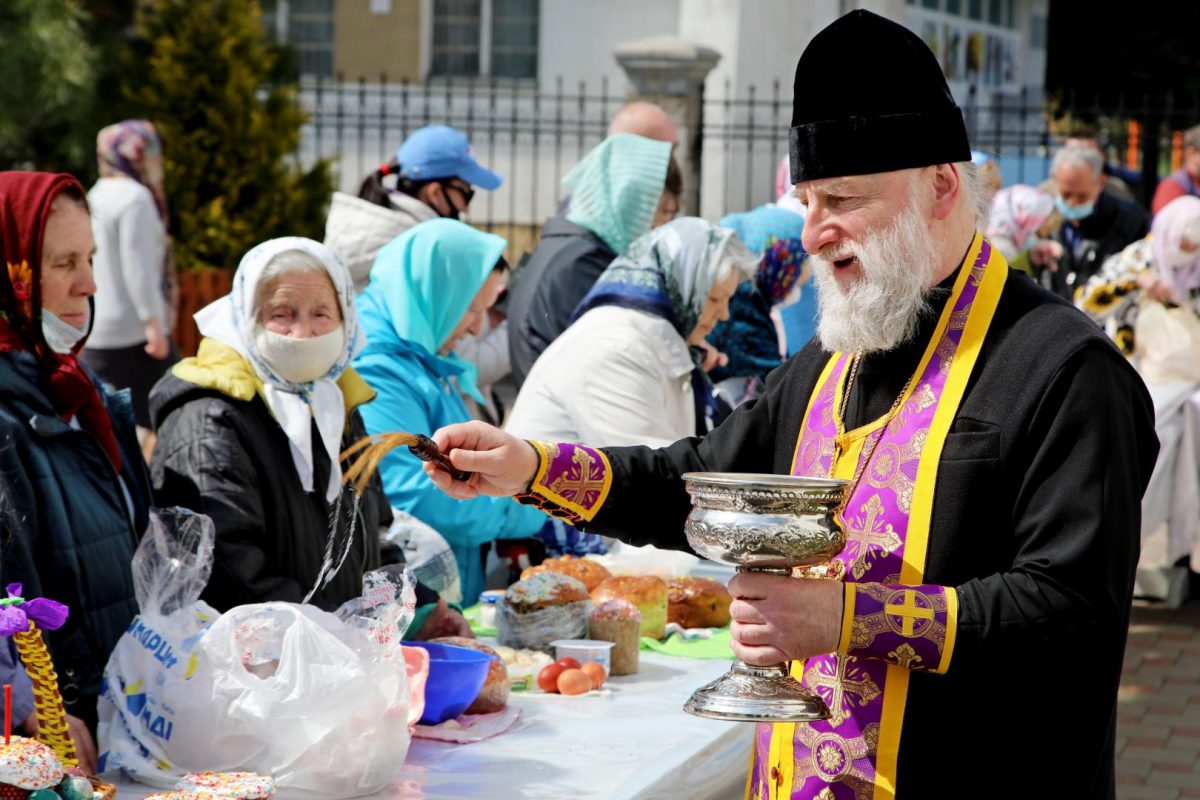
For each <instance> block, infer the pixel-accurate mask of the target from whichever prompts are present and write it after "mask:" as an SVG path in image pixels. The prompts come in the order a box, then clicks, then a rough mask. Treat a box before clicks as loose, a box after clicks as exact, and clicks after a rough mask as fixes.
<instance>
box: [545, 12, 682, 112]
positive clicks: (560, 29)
mask: <svg viewBox="0 0 1200 800" xmlns="http://www.w3.org/2000/svg"><path fill="white" fill-rule="evenodd" d="M678 22H679V0H600V1H599V2H593V1H592V0H588V1H587V2H581V0H542V20H541V31H540V33H539V47H540V48H541V52H540V58H539V63H538V80H539V82H540V83H541V86H542V90H543V91H552V90H553V87H554V84H555V79H556V78H557V77H558V76H560V75H561V76H562V77H563V80H564V81H565V82H566V84H567V88H568V89H569V90H570V91H572V92H574V91H578V84H579V81H587V84H588V92H589V93H592V92H599V90H600V82H601V79H602V78H604V77H607V78H608V90H609V93H610V94H618V95H624V94H625V92H626V90H627V81H626V79H625V73H624V72H623V71H622V70H621V68H620V67H619V66H617V61H616V59H615V58H613V50H615V49H616V46H617V45H618V44H620V43H621V42H625V41H629V40H631V39H644V38H646V37H648V36H661V35H664V34H674V33H675V32H676V29H677V26H678Z"/></svg>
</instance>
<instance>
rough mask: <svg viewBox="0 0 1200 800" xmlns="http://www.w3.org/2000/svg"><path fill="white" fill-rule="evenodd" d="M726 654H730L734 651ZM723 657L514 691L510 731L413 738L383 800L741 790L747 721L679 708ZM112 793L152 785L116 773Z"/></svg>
mask: <svg viewBox="0 0 1200 800" xmlns="http://www.w3.org/2000/svg"><path fill="white" fill-rule="evenodd" d="M731 658H732V655H731ZM728 668H729V662H727V661H718V660H698V659H688V658H675V657H671V656H666V655H662V654H659V653H650V652H645V651H643V652H642V653H641V671H640V672H639V673H638V674H636V675H629V676H623V677H617V678H612V679H610V680H609V681H608V682H607V683H606V684H605V685H604V688H603V689H602V690H601V692H593V693H591V694H588V695H584V696H581V697H562V696H559V695H543V694H540V693H535V694H530V693H525V692H520V693H514V694H513V695H512V699H511V701H510V702H511V704H512V705H514V706H516V707H518V708H520V709H521V712H522V714H521V718H520V719H519V720H518V722H517V724H516V726H515V727H514V728H512V729H510V730H509V731H508V732H507V733H504V734H502V735H500V736H497V737H495V738H493V739H489V740H486V741H483V742H476V743H474V744H465V745H451V744H445V743H442V742H434V741H429V740H423V739H414V740H413V744H412V747H411V748H410V749H409V753H408V758H407V759H406V760H405V764H404V768H403V769H402V770H401V771H400V773H399V774H398V775H397V777H396V780H395V781H394V782H393V783H392V784H391V785H389V786H388V787H387V788H386V789H384V790H383V791H381V792H379V793H378V794H376V795H374V797H376V798H380V799H381V800H400V798H404V800H425V799H426V798H430V799H432V798H475V797H478V798H498V797H503V798H506V800H535V799H536V798H555V799H556V800H561V798H570V800H592V799H593V798H594V799H595V800H622V799H623V798H646V799H649V798H656V799H657V798H661V799H662V800H667V799H668V798H672V799H674V798H685V797H686V798H689V800H725V799H726V798H729V799H730V800H732V799H733V798H741V797H742V796H743V792H744V789H745V782H746V771H747V769H748V767H749V763H750V746H751V734H752V731H753V726H752V725H750V724H748V723H738V724H733V723H727V722H717V721H715V720H707V719H700V718H697V717H693V716H690V715H688V714H685V713H684V712H683V703H684V701H685V700H687V698H688V696H689V695H690V694H691V693H692V690H694V689H696V688H698V687H699V686H701V685H703V684H705V683H707V682H708V681H710V680H713V679H714V678H716V677H717V676H718V675H720V674H721V673H722V672H724V671H725V670H727V669H728ZM118 787H119V791H118V795H117V796H118V798H130V799H131V800H132V799H135V798H141V797H142V796H144V795H146V794H149V793H150V792H151V791H153V790H152V789H150V788H149V787H144V786H141V785H140V784H136V783H132V782H129V781H127V780H119V781H118Z"/></svg>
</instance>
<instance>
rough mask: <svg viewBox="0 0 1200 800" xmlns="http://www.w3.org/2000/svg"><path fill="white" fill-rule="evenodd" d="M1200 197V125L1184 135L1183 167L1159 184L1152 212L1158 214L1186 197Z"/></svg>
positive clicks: (1191, 128)
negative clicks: (1173, 202)
mask: <svg viewBox="0 0 1200 800" xmlns="http://www.w3.org/2000/svg"><path fill="white" fill-rule="evenodd" d="M1189 194H1190V195H1192V196H1193V197H1200V125H1193V126H1192V127H1190V128H1188V129H1187V130H1186V131H1185V132H1184V134H1183V166H1182V167H1180V168H1179V169H1177V170H1175V171H1174V172H1172V173H1171V174H1170V176H1168V177H1167V178H1166V180H1163V181H1162V182H1160V183H1159V184H1158V188H1157V189H1155V190H1154V201H1153V202H1152V203H1151V204H1150V211H1151V212H1152V213H1154V214H1157V213H1158V212H1159V211H1162V209H1163V206H1165V205H1166V204H1167V203H1169V202H1171V201H1172V200H1174V199H1175V198H1176V197H1183V196H1184V195H1189Z"/></svg>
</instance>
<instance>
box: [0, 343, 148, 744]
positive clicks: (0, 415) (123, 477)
mask: <svg viewBox="0 0 1200 800" xmlns="http://www.w3.org/2000/svg"><path fill="white" fill-rule="evenodd" d="M93 380H94V381H96V383H97V385H99V381H98V380H97V379H96V378H95V377H94V376H93ZM102 395H103V397H104V402H105V405H106V406H107V407H108V412H109V416H110V417H111V418H112V422H113V430H114V433H115V434H116V437H117V444H118V446H119V448H120V452H121V474H120V479H118V476H117V473H116V472H115V471H114V470H113V468H112V463H111V462H110V461H109V460H108V457H107V456H106V455H105V454H104V451H103V450H102V449H101V448H100V445H99V443H98V442H97V441H96V439H95V437H93V436H92V434H91V433H89V432H87V431H85V430H80V429H78V428H73V427H71V426H70V425H69V424H67V423H66V422H65V421H63V419H62V418H61V417H59V416H58V414H57V413H55V411H54V407H53V406H52V405H51V404H50V401H49V400H48V399H47V398H46V396H45V394H44V393H43V392H42V391H41V389H40V388H39V387H38V385H37V366H36V363H35V362H34V360H33V358H32V356H30V355H29V354H27V353H21V352H7V353H0V493H2V494H4V495H5V497H4V502H3V504H0V531H2V536H3V540H2V542H0V585H7V584H9V583H22V584H24V592H23V594H24V596H25V597H49V598H52V599H54V600H58V601H59V602H62V603H65V604H66V605H67V606H68V607H69V609H70V616H69V617H68V618H67V622H66V624H65V625H64V626H63V627H62V628H60V629H58V630H56V631H49V632H47V633H46V634H45V637H46V642H47V645H48V646H49V648H50V654H51V656H52V658H53V660H54V666H55V668H56V670H57V671H58V676H59V684H60V686H61V687H62V689H63V700H64V702H65V704H66V707H67V712H68V713H71V714H74V715H75V716H78V717H80V718H82V719H84V720H85V721H88V722H90V723H92V724H94V720H95V706H96V698H97V696H98V695H99V693H100V679H101V676H102V674H103V672H104V667H105V664H106V663H107V662H108V657H109V655H110V654H111V653H112V651H113V648H114V647H115V646H116V644H117V640H118V639H120V637H121V634H122V633H124V631H125V629H126V627H127V626H128V625H129V622H130V620H132V619H133V617H134V615H135V614H137V610H138V609H137V602H136V600H135V599H134V591H133V573H132V571H131V568H130V562H131V560H132V558H133V551H134V549H135V547H136V546H137V542H138V540H139V539H140V538H141V535H142V533H143V532H144V531H145V529H146V525H147V521H148V511H149V507H150V484H149V480H148V477H147V474H146V468H145V463H144V462H143V461H142V453H141V450H140V448H139V447H138V443H137V436H136V434H135V432H134V423H133V409H132V406H131V404H130V401H129V392H128V391H123V392H109V391H107V390H102ZM122 483H123V484H124V488H122ZM131 514H132V516H131Z"/></svg>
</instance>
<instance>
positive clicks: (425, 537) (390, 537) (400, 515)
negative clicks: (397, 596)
mask: <svg viewBox="0 0 1200 800" xmlns="http://www.w3.org/2000/svg"><path fill="white" fill-rule="evenodd" d="M381 538H382V540H383V542H385V543H388V544H394V545H396V546H397V547H399V548H400V549H402V550H403V551H404V560H405V561H406V562H407V563H408V566H409V568H410V569H411V570H412V571H413V575H415V576H416V578H417V580H419V581H420V582H421V583H423V584H425V585H426V586H428V587H429V588H430V589H433V590H434V591H435V592H437V593H438V596H439V597H441V598H442V599H443V600H445V601H446V602H447V603H461V602H462V578H460V577H459V574H458V560H457V559H456V558H455V557H454V551H453V550H451V549H450V543H449V542H447V541H446V539H445V537H443V536H442V535H441V534H440V533H438V532H437V531H436V530H434V529H433V528H431V527H429V526H428V525H426V524H425V523H424V522H422V521H421V520H419V519H417V518H416V517H414V516H413V515H412V514H408V513H406V512H404V511H401V510H400V509H398V508H392V524H391V525H390V526H389V527H388V529H387V531H386V532H384V533H383V534H382V536H381Z"/></svg>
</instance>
